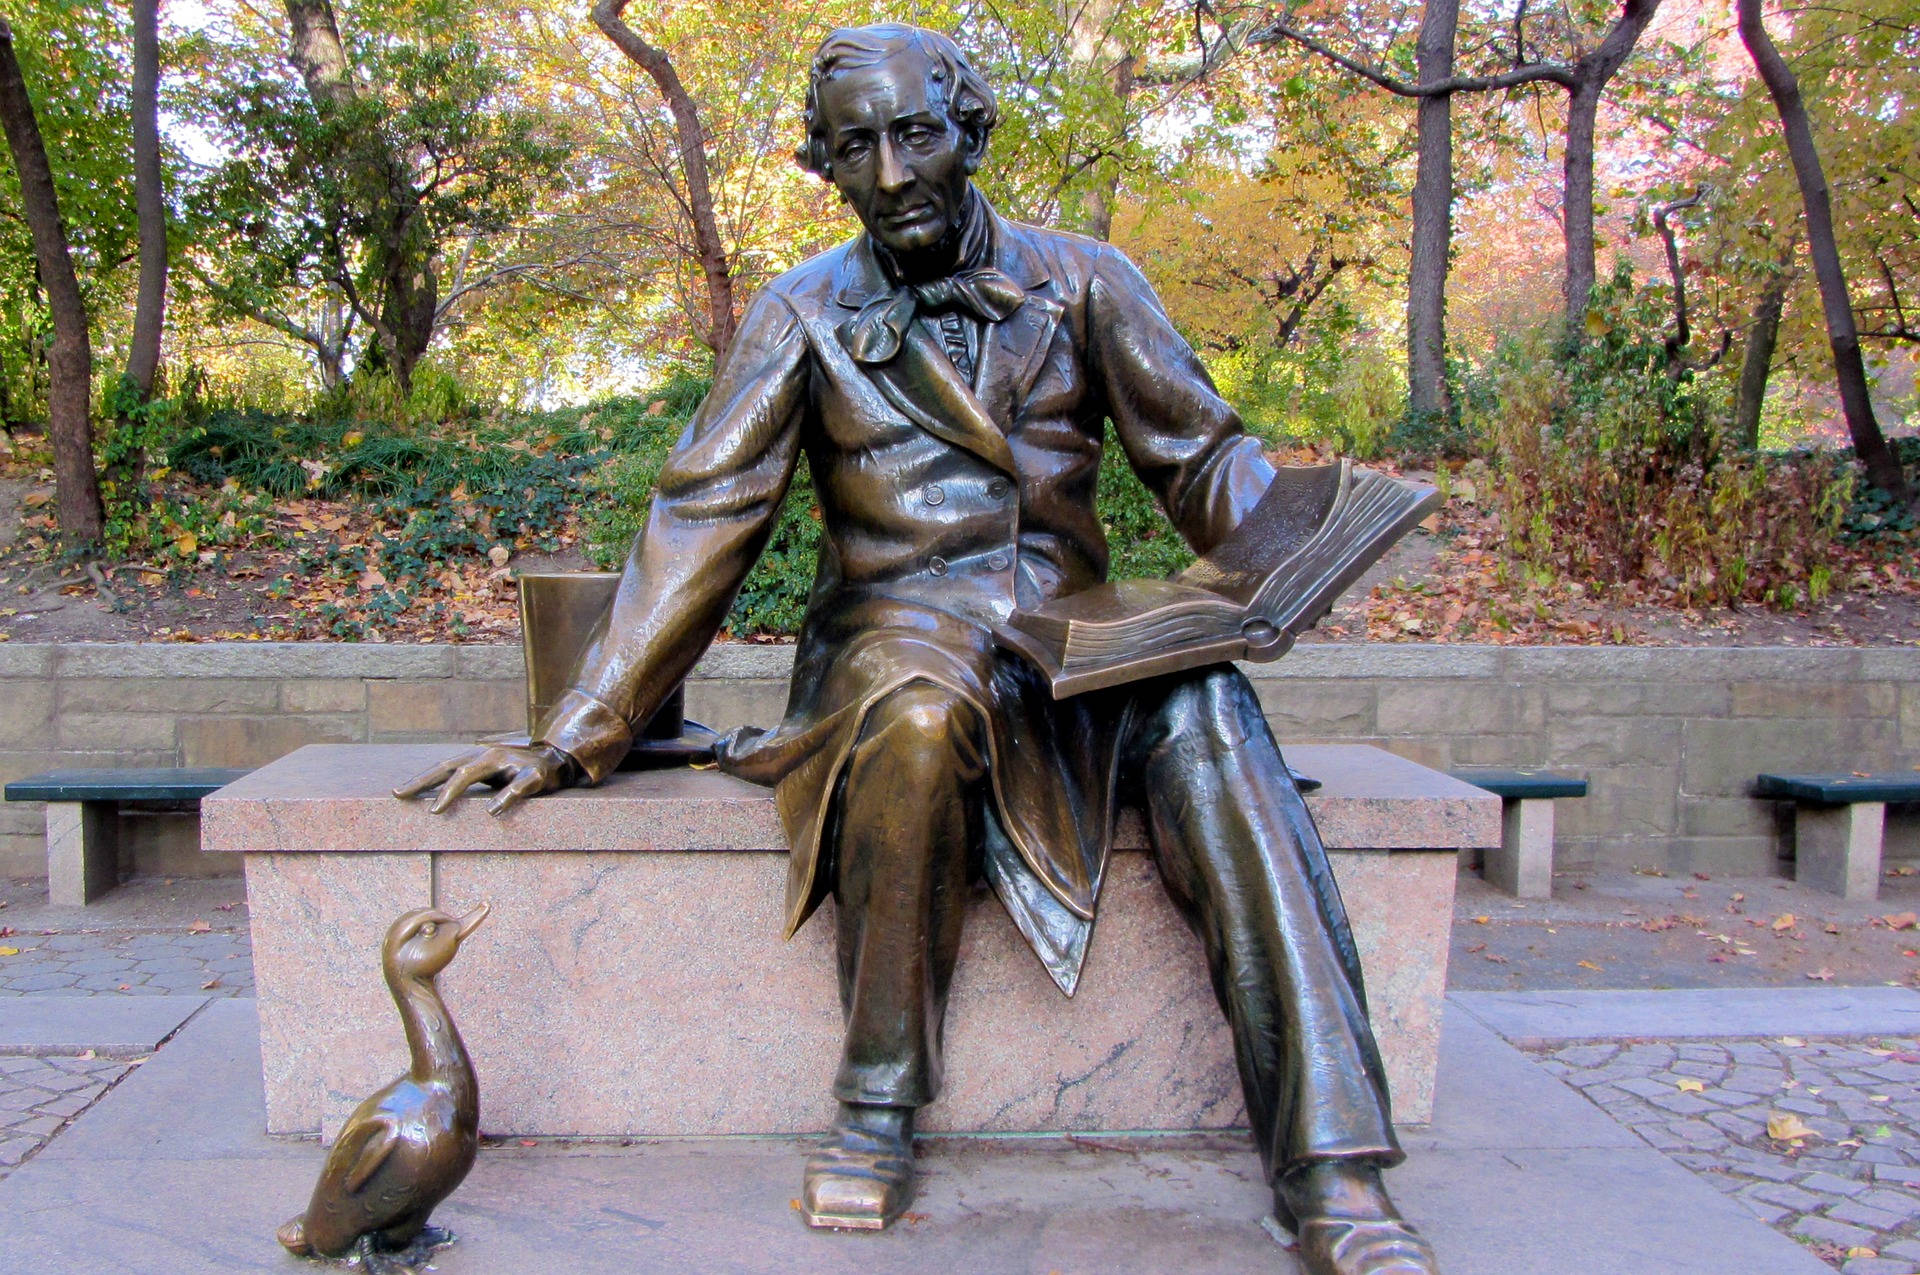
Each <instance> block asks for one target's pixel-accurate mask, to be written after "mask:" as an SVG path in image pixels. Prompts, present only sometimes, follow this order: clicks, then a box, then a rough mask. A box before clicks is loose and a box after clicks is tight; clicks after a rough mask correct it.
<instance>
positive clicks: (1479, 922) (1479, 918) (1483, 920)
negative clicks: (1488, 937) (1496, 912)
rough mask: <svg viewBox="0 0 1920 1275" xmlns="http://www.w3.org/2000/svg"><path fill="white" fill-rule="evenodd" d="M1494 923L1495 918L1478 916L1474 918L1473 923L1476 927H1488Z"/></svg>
mask: <svg viewBox="0 0 1920 1275" xmlns="http://www.w3.org/2000/svg"><path fill="white" fill-rule="evenodd" d="M1492 921H1493V918H1492V917H1490V916H1476V917H1474V918H1473V923H1474V924H1475V925H1487V924H1490V923H1491V922H1492Z"/></svg>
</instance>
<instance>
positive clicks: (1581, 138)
mask: <svg viewBox="0 0 1920 1275" xmlns="http://www.w3.org/2000/svg"><path fill="white" fill-rule="evenodd" d="M1448 2H1449V3H1451V0H1448ZM1659 5H1660V0H1623V2H1622V4H1621V7H1620V14H1619V16H1618V17H1617V18H1615V19H1614V22H1613V24H1612V26H1611V27H1609V28H1608V30H1607V32H1606V34H1605V35H1604V36H1603V37H1602V38H1601V39H1600V40H1599V42H1598V43H1596V44H1594V45H1593V46H1592V47H1591V48H1589V47H1587V44H1586V42H1585V40H1584V39H1583V38H1582V36H1581V33H1580V31H1579V30H1578V28H1577V27H1576V26H1575V25H1574V24H1573V23H1572V22H1571V20H1568V21H1566V22H1565V23H1564V26H1565V34H1566V38H1567V40H1568V42H1569V44H1570V46H1571V48H1570V55H1569V56H1567V57H1564V58H1561V59H1558V60H1555V59H1550V58H1547V57H1545V56H1543V55H1542V54H1541V53H1540V52H1539V50H1538V47H1537V43H1536V41H1535V38H1534V36H1533V35H1532V34H1531V33H1530V32H1529V29H1528V22H1529V14H1528V11H1527V0H1516V7H1515V10H1514V17H1513V21H1512V25H1511V32H1512V42H1511V44H1510V45H1506V46H1503V45H1502V44H1501V43H1500V42H1499V41H1498V40H1490V41H1488V42H1487V47H1488V48H1489V50H1491V51H1492V52H1494V53H1495V54H1497V55H1499V56H1500V58H1501V60H1502V61H1504V62H1506V63H1507V66H1506V68H1505V69H1504V70H1501V71H1498V72H1494V73H1491V74H1486V75H1448V76H1445V77H1444V78H1440V79H1433V80H1429V79H1426V78H1425V76H1424V68H1423V74H1422V78H1420V79H1419V80H1417V81H1412V82H1409V81H1407V80H1405V79H1402V78H1400V77H1398V76H1395V75H1391V74H1389V73H1387V72H1386V71H1383V70H1381V69H1380V68H1379V59H1378V58H1377V57H1376V58H1374V59H1373V61H1372V62H1371V63H1369V62H1367V61H1362V60H1360V59H1357V58H1353V57H1348V56H1346V55H1344V54H1342V53H1340V52H1339V51H1337V50H1336V49H1334V48H1333V47H1331V46H1330V45H1328V44H1327V43H1325V42H1324V41H1321V40H1319V39H1316V38H1315V37H1313V36H1311V35H1309V34H1307V33H1306V32H1305V31H1303V30H1301V29H1300V28H1298V27H1297V26H1295V25H1294V24H1292V23H1291V22H1289V21H1288V20H1287V19H1286V18H1284V17H1282V18H1279V19H1276V20H1275V21H1274V22H1273V23H1271V24H1270V25H1269V26H1268V27H1267V28H1265V29H1264V30H1263V31H1261V32H1259V33H1257V34H1256V35H1255V36H1253V37H1252V38H1251V39H1250V41H1249V42H1250V43H1271V42H1273V41H1274V40H1280V39H1285V40H1290V41H1292V42H1294V43H1296V44H1299V45H1301V46H1302V47H1304V48H1308V49H1311V50H1313V51H1314V52H1315V53H1317V54H1319V55H1320V56H1322V57H1324V58H1326V59H1328V60H1329V61H1331V62H1333V63H1335V64H1336V65H1338V66H1341V67H1343V68H1345V69H1346V70H1348V71H1351V72H1353V73H1354V74H1356V75H1359V76H1361V77H1362V78H1364V79H1367V80H1369V81H1371V82H1372V83H1374V84H1376V85H1378V86H1380V87H1381V88H1384V89H1386V90H1387V91H1388V92H1390V93H1394V94H1397V95H1399V96H1401V97H1412V98H1421V99H1425V98H1430V97H1437V96H1438V97H1445V96H1451V95H1453V94H1455V93H1472V92H1488V91H1492V90H1496V89H1513V88H1519V87H1521V86H1522V85H1529V84H1541V83H1550V84H1555V85H1558V86H1559V87H1560V88H1562V89H1564V90H1565V91H1566V93H1567V122H1566V139H1565V143H1564V147H1563V151H1562V173H1563V178H1562V188H1563V191H1564V196H1565V198H1564V204H1563V208H1562V211H1561V224H1562V234H1563V239H1564V242H1565V245H1566V275H1565V281H1564V283H1563V285H1562V301H1563V309H1564V313H1565V320H1566V331H1567V335H1568V340H1569V342H1571V343H1577V342H1578V341H1579V339H1580V335H1581V324H1582V322H1583V320H1584V316H1585V314H1586V308H1587V298H1588V294H1590V293H1591V292H1592V291H1593V281H1594V233H1593V144H1594V130H1595V127H1596V123H1597V120H1598V114H1599V107H1600V101H1601V98H1602V97H1603V96H1604V95H1605V93H1606V89H1607V85H1608V84H1609V83H1610V82H1611V81H1612V79H1613V77H1614V76H1615V74H1617V73H1618V72H1619V70H1620V67H1621V65H1622V64H1623V63H1624V62H1625V61H1626V59H1627V55H1628V54H1630V53H1631V52H1632V51H1633V48H1634V45H1635V44H1637V43H1638V42H1639V39H1640V34H1641V32H1642V31H1644V30H1645V29H1646V26H1647V23H1648V22H1649V21H1651V20H1652V18H1653V15H1654V12H1655V10H1657V9H1658V8H1659ZM1443 20H1444V14H1442V15H1441V16H1440V17H1436V18H1435V23H1436V25H1438V24H1439V23H1441V22H1442V21H1443ZM1422 29H1423V37H1422V38H1423V41H1424V40H1425V39H1426V38H1427V37H1426V36H1425V35H1424V31H1425V25H1424V23H1423V28H1422ZM1440 40H1441V36H1440V33H1439V31H1436V32H1435V33H1434V35H1433V37H1432V41H1433V48H1434V52H1433V53H1432V54H1430V55H1429V56H1430V63H1429V64H1430V65H1432V66H1438V65H1440V64H1441V59H1440V57H1439V54H1438V49H1439V47H1440ZM1436 207H1437V200H1436V201H1435V202H1434V203H1433V204H1428V205H1425V206H1424V208H1423V209H1422V211H1424V212H1425V214H1426V219H1427V220H1426V224H1425V226H1424V227H1423V226H1421V225H1416V226H1415V228H1414V234H1415V236H1416V239H1417V238H1418V237H1419V236H1420V235H1421V233H1422V231H1423V229H1424V231H1425V233H1426V234H1427V235H1428V236H1434V235H1435V234H1436V226H1435V222H1436V221H1437V220H1438V215H1437V213H1436V211H1435V209H1436ZM1429 269H1431V267H1429ZM1442 278H1443V279H1444V272H1443V273H1442Z"/></svg>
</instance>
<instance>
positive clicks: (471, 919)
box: [454, 903, 493, 943]
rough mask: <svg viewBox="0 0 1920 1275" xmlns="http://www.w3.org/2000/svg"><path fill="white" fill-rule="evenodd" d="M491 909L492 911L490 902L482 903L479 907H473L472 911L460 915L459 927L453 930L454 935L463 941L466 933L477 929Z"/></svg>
mask: <svg viewBox="0 0 1920 1275" xmlns="http://www.w3.org/2000/svg"><path fill="white" fill-rule="evenodd" d="M491 911H493V905H492V904H490V903H482V904H481V905H480V906H479V907H477V908H475V909H474V910H473V911H471V912H469V913H467V914H466V915H465V916H463V917H461V918H460V928H459V929H458V930H456V931H455V932H454V937H455V938H457V939H459V940H460V941H461V942H463V943H464V942H465V941H466V938H467V935H469V934H471V933H473V932H474V931H475V930H477V929H479V928H480V922H482V921H484V920H486V919H487V913H489V912H491Z"/></svg>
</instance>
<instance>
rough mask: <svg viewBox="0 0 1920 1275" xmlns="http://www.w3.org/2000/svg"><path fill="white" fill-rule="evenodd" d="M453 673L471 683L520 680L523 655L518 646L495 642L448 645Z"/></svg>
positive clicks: (524, 672)
mask: <svg viewBox="0 0 1920 1275" xmlns="http://www.w3.org/2000/svg"><path fill="white" fill-rule="evenodd" d="M452 651H453V676H455V677H458V678H465V679H468V680H471V681H475V682H497V681H506V682H520V681H524V680H525V679H526V676H527V662H526V657H525V656H524V655H522V654H521V651H520V646H519V644H518V643H514V644H513V645H510V646H502V645H497V644H492V643H489V644H486V645H478V644H476V645H473V646H467V645H464V644H463V645H460V646H455V647H453V648H452Z"/></svg>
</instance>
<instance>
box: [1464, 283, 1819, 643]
mask: <svg viewBox="0 0 1920 1275" xmlns="http://www.w3.org/2000/svg"><path fill="white" fill-rule="evenodd" d="M1666 307H1667V301H1666V296H1665V292H1664V290H1663V289H1658V288H1653V289H1635V287H1634V286H1633V281H1632V278H1631V276H1630V275H1629V273H1628V271H1627V268H1626V267H1625V266H1624V265H1622V266H1621V267H1620V268H1619V269H1618V270H1617V271H1616V273H1615V275H1614V277H1613V278H1612V279H1611V280H1610V281H1608V282H1606V283H1604V284H1602V285H1601V286H1600V287H1598V288H1596V289H1595V290H1594V297H1593V304H1592V307H1591V308H1590V310H1589V315H1588V320H1587V340H1586V341H1585V342H1583V343H1582V344H1581V345H1580V347H1579V348H1578V349H1577V350H1574V351H1572V352H1571V353H1568V352H1565V351H1560V350H1556V348H1555V341H1556V340H1557V336H1556V335H1555V332H1554V329H1556V328H1557V326H1558V325H1557V323H1556V324H1553V325H1550V326H1549V327H1547V328H1543V329H1541V330H1539V331H1536V332H1534V333H1531V334H1528V335H1526V336H1523V337H1521V338H1517V339H1513V340H1508V341H1505V342H1503V343H1502V344H1501V346H1500V347H1499V348H1498V349H1497V350H1496V351H1495V353H1494V354H1493V356H1492V358H1491V359H1490V361H1489V363H1488V365H1487V366H1486V367H1484V368H1482V369H1480V371H1479V372H1478V373H1477V374H1476V375H1475V376H1474V377H1472V378H1471V379H1470V390H1469V393H1467V394H1466V395H1465V396H1463V397H1464V402H1463V406H1464V409H1465V413H1466V418H1467V421H1468V423H1469V425H1470V426H1471V427H1472V428H1474V429H1475V430H1476V431H1477V432H1478V433H1479V434H1480V435H1481V436H1482V437H1484V438H1485V439H1486V440H1487V441H1488V443H1489V444H1490V445H1491V447H1492V450H1493V453H1494V460H1493V466H1492V469H1493V472H1492V481H1491V482H1490V483H1489V484H1488V486H1489V488H1490V494H1491V499H1492V503H1493V507H1494V510H1495V512H1496V514H1497V515H1498V517H1499V518H1500V521H1501V523H1502V530H1503V533H1504V548H1505V550H1506V552H1507V553H1508V554H1509V555H1510V556H1512V557H1513V558H1515V559H1517V560H1519V561H1520V562H1521V563H1523V564H1526V565H1527V566H1529V567H1531V568H1533V569H1535V570H1537V571H1541V572H1545V573H1549V574H1553V575H1558V576H1560V577H1562V578H1565V579H1568V580H1574V581H1580V582H1583V583H1587V584H1597V585H1599V586H1602V587H1617V586H1623V585H1626V584H1628V583H1629V582H1636V583H1641V584H1646V585H1649V586H1652V587H1654V588H1658V589H1663V590H1667V591H1670V593H1671V594H1672V595H1673V597H1674V599H1675V600H1676V601H1677V602H1679V603H1680V604H1681V605H1684V606H1697V605H1727V604H1732V603H1737V602H1742V601H1762V600H1764V601H1768V602H1771V603H1773V604H1775V605H1781V606H1794V605H1798V604H1799V603H1800V602H1801V601H1803V600H1806V599H1809V598H1812V599H1815V600H1817V598H1818V596H1819V595H1820V594H1821V593H1822V592H1823V591H1824V588H1825V582H1826V581H1827V580H1828V579H1830V577H1831V573H1832V566H1831V559H1832V556H1833V547H1834V540H1835V536H1836V534H1837V532H1838V531H1839V526H1840V519H1841V517H1842V516H1843V515H1844V513H1845V511H1846V509H1847V502H1848V499H1849V497H1850V494H1851V479H1850V476H1849V474H1848V472H1847V469H1846V467H1845V465H1844V464H1843V463H1842V462H1841V461H1839V460H1838V459H1835V458H1831V457H1817V456H1806V455H1800V456H1749V455H1744V454H1742V453H1740V452H1739V451H1737V450H1736V449H1734V448H1732V447H1731V446H1729V445H1728V444H1727V441H1726V440H1727V438H1728V430H1729V421H1730V412H1729V406H1728V394H1727V392H1726V387H1725V385H1724V383H1723V382H1721V381H1716V380H1707V379H1704V378H1700V377H1697V376H1695V375H1694V374H1692V373H1691V372H1682V373H1681V374H1679V375H1677V376H1675V375H1670V374H1669V372H1668V369H1667V354H1666V348H1665V345H1664V343H1663V335H1664V331H1665V323H1666V318H1667V308H1666ZM1556 355H1564V357H1556Z"/></svg>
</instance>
